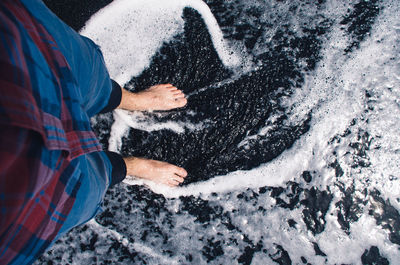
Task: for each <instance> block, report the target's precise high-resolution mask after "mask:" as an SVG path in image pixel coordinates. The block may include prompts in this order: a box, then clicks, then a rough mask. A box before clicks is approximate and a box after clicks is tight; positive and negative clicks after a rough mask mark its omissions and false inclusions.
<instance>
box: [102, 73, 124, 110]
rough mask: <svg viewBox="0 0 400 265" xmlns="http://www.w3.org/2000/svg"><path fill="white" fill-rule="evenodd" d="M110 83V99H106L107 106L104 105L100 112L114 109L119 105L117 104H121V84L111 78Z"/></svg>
mask: <svg viewBox="0 0 400 265" xmlns="http://www.w3.org/2000/svg"><path fill="white" fill-rule="evenodd" d="M111 84H112V91H111V95H110V99H109V100H108V104H107V106H105V107H104V108H103V109H102V110H101V111H100V113H107V112H110V111H112V110H115V109H116V108H117V107H118V106H119V104H121V99H122V89H121V86H120V85H119V84H118V83H117V82H115V81H114V80H112V79H111Z"/></svg>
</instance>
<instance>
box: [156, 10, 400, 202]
mask: <svg viewBox="0 0 400 265" xmlns="http://www.w3.org/2000/svg"><path fill="white" fill-rule="evenodd" d="M393 13H395V12H393V10H390V9H389V11H387V12H385V13H384V14H382V15H381V18H380V19H379V20H378V21H379V22H378V25H380V26H379V27H378V28H377V29H376V30H374V31H373V32H372V34H371V37H369V38H368V39H367V40H366V41H365V42H364V43H363V44H362V45H361V47H360V49H359V50H358V51H356V52H354V53H353V55H352V56H351V57H346V56H343V51H344V49H345V48H346V47H347V45H348V44H349V40H348V39H347V37H344V34H343V31H342V30H341V29H339V25H338V27H337V28H336V29H333V31H332V33H331V36H330V41H329V42H327V43H326V44H325V49H324V53H323V57H324V59H323V60H322V61H321V62H320V63H319V66H318V68H317V70H316V71H315V72H314V73H312V74H310V75H309V76H307V78H306V82H305V84H304V86H303V87H302V88H301V89H298V90H297V93H295V95H294V96H293V97H292V98H291V99H290V100H288V102H287V104H288V105H290V106H292V113H293V115H292V116H291V120H290V123H294V124H296V123H298V122H299V121H300V120H303V119H304V117H305V116H306V114H308V113H309V112H310V111H311V112H312V121H311V129H310V131H309V132H308V133H307V134H306V135H304V136H303V137H301V139H299V140H298V141H297V142H296V143H295V144H294V145H293V147H292V148H291V149H290V150H287V151H285V152H284V153H283V154H281V155H280V156H279V157H278V158H276V159H275V160H273V161H271V162H269V163H267V164H264V165H261V166H260V167H258V168H255V169H252V170H249V171H236V172H232V173H229V174H227V175H223V176H216V177H213V178H212V179H210V180H208V181H205V182H201V183H196V184H191V185H188V186H185V187H182V188H174V189H170V188H167V187H162V186H156V185H151V184H150V187H151V188H152V189H153V190H154V191H155V192H159V193H162V194H163V195H165V196H167V197H179V196H182V195H183V196H187V195H195V196H198V195H200V194H203V195H204V194H210V193H212V192H228V191H233V190H240V189H244V188H257V187H262V186H280V185H283V184H284V183H285V182H287V181H289V180H291V179H293V178H295V177H296V176H300V175H301V173H302V172H303V171H304V170H315V171H317V172H319V173H320V174H321V175H322V176H323V178H322V179H321V180H320V181H319V183H318V185H319V186H320V187H321V188H325V187H326V186H328V185H332V184H333V181H335V178H334V177H335V172H334V169H332V168H330V167H329V163H331V162H333V161H330V156H331V155H332V153H333V151H335V150H334V149H333V148H335V147H334V146H333V145H330V144H329V141H330V139H331V138H332V137H334V136H336V135H340V134H342V133H343V132H344V131H345V130H346V129H347V128H348V127H349V125H350V124H351V122H352V120H353V119H354V118H358V119H363V115H364V111H365V109H366V97H365V91H366V90H369V91H376V93H382V91H386V97H384V98H382V99H381V102H380V104H379V106H377V108H382V110H381V111H379V112H377V114H376V115H375V116H371V117H369V120H370V121H369V125H368V127H370V128H371V132H375V131H376V135H377V136H378V137H381V138H379V139H378V140H377V141H378V142H380V143H379V146H382V145H383V146H385V147H386V149H383V150H382V148H381V149H377V150H375V151H374V152H373V153H377V155H376V156H373V157H372V159H371V161H372V162H373V164H372V165H371V167H370V168H367V169H365V170H364V171H365V173H364V174H365V175H368V177H370V178H371V177H372V178H374V181H373V182H374V184H373V185H372V186H370V188H373V187H375V188H378V190H382V191H388V190H389V191H390V195H389V196H387V194H388V193H386V196H387V197H388V198H389V199H390V200H391V202H392V203H393V204H394V205H397V207H398V206H399V202H398V201H397V200H396V199H395V198H396V190H397V191H398V190H399V188H400V187H399V184H398V182H393V181H392V182H389V183H388V182H387V181H386V178H389V176H390V175H391V176H396V177H398V173H396V172H399V171H398V169H399V166H398V163H397V162H396V161H398V159H399V151H397V152H396V150H400V146H398V134H399V133H400V126H399V124H400V122H399V117H400V115H399V114H400V113H399V103H398V102H399V87H400V83H399V80H398V79H397V78H396V76H398V75H399V72H398V70H399V67H398V65H399V64H398V60H397V61H396V60H393V59H391V58H397V54H398V51H396V50H395V49H392V48H391V47H398V42H399V40H398V34H397V32H396V27H393V26H392V25H393V24H395V25H397V24H396V22H395V17H393ZM393 20H394V21H393ZM377 40H379V42H378V41H377ZM394 69H397V71H393V70H394ZM385 87H386V89H384V88H385ZM387 87H390V88H391V90H390V92H388V91H389V90H388V89H387ZM382 89H383V90H382ZM383 114H384V115H383ZM385 115H387V116H386V117H385ZM387 117H390V118H387ZM360 126H362V124H361V125H360ZM267 129H268V128H267ZM267 129H266V130H267ZM262 132H263V131H262ZM354 137H356V134H355V133H354V134H353V138H354ZM396 139H397V140H396ZM350 140H351V139H350V138H349V139H348V141H350ZM348 144H349V142H346V140H344V143H343V145H342V146H343V147H342V150H341V149H340V148H339V149H338V150H336V151H337V152H339V153H340V154H342V155H343V157H344V156H345V153H346V150H347V149H346V148H348ZM351 170H352V168H351V164H349V165H344V171H345V172H347V173H349V172H351ZM358 173H359V172H358ZM371 173H372V175H371ZM351 176H352V174H349V179H348V180H347V181H348V183H352V182H353V179H352V177H351ZM365 184H366V183H363V184H362V185H365ZM383 193H385V192H383Z"/></svg>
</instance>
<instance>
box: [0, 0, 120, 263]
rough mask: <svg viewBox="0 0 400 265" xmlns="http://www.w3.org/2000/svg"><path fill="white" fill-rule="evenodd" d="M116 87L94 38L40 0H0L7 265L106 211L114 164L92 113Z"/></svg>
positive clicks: (2, 219) (27, 258)
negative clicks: (104, 149)
mask: <svg viewBox="0 0 400 265" xmlns="http://www.w3.org/2000/svg"><path fill="white" fill-rule="evenodd" d="M111 91H112V85H111V81H110V78H109V75H108V73H107V69H106V67H105V65H104V61H103V57H102V54H101V52H100V50H99V48H98V47H97V46H96V45H95V44H94V43H93V42H92V41H91V40H89V39H87V38H84V37H82V36H80V35H79V34H77V33H76V32H75V31H73V30H72V29H70V28H69V27H68V26H67V25H65V24H64V23H63V22H62V21H60V20H59V19H58V18H57V17H56V16H55V15H54V14H53V13H51V11H50V10H48V9H47V7H46V6H45V5H44V4H43V3H42V2H41V1H39V0H25V1H24V0H22V1H18V0H2V1H1V2H0V95H1V96H0V125H1V127H0V136H1V137H0V157H1V163H0V264H31V263H32V262H33V261H35V260H36V259H37V258H38V257H39V256H40V255H41V254H42V253H43V252H44V251H45V249H46V248H47V247H48V246H49V245H50V244H51V243H52V242H53V241H54V240H55V238H56V237H57V236H59V235H60V234H62V233H64V232H66V231H68V230H69V229H70V228H71V227H73V226H75V225H77V224H80V223H82V222H84V221H86V220H87V219H90V218H91V217H92V216H93V215H94V214H95V213H96V212H97V211H98V210H99V206H100V204H101V201H102V198H103V196H104V193H105V191H106V189H107V188H108V186H109V183H110V179H111V175H112V165H111V162H110V160H109V159H108V158H107V155H106V154H105V153H104V152H102V151H101V146H100V144H99V142H98V140H97V138H96V136H95V134H94V133H93V132H92V130H91V127H90V121H89V117H90V116H92V115H94V114H96V113H98V112H100V111H101V110H102V109H103V108H104V107H105V106H106V105H107V103H108V99H109V97H110V94H111Z"/></svg>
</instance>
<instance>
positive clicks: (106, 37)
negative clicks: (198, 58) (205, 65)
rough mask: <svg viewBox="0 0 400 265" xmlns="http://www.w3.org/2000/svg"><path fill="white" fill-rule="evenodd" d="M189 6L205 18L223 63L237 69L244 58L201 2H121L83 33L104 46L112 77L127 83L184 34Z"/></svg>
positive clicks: (98, 15) (103, 11) (98, 16)
mask: <svg viewBox="0 0 400 265" xmlns="http://www.w3.org/2000/svg"><path fill="white" fill-rule="evenodd" d="M185 7H192V8H194V9H195V10H197V11H198V12H199V14H200V15H201V16H202V18H203V19H204V22H205V24H206V26H207V28H208V30H209V32H210V34H211V39H212V41H213V44H214V47H215V49H216V51H217V53H218V55H219V57H220V59H221V60H222V62H223V63H224V64H225V65H226V66H230V67H234V66H237V65H238V64H239V63H240V61H241V60H240V57H239V56H238V55H236V53H235V52H234V51H233V50H232V49H231V48H229V46H228V44H227V43H226V41H225V40H224V39H223V34H222V32H221V29H220V28H219V26H218V23H217V21H216V19H215V17H214V16H213V14H212V13H211V11H210V9H209V7H208V6H207V5H206V4H205V3H204V2H203V1H201V0H171V1H164V0H117V1H114V2H112V3H111V4H110V5H108V6H107V8H104V9H101V10H100V11H99V12H98V13H96V14H95V15H94V16H93V17H92V18H91V19H90V20H89V21H88V23H87V24H86V26H85V27H84V28H83V29H82V31H81V34H82V35H85V36H88V37H89V38H92V39H93V40H94V41H95V42H96V43H97V44H98V45H100V46H101V49H102V51H103V53H104V57H105V61H106V64H107V67H108V69H109V72H110V75H111V77H112V78H114V79H115V80H116V81H117V82H119V83H121V84H125V83H127V82H128V81H129V80H130V79H131V78H132V77H133V76H137V75H139V74H140V73H141V72H142V71H143V70H144V69H145V68H146V67H148V66H149V63H150V59H151V57H152V56H153V55H154V54H155V53H156V52H157V50H158V49H159V48H160V47H161V45H162V44H163V43H164V42H169V41H170V40H171V39H172V38H173V37H174V36H175V35H177V34H178V33H181V32H183V26H184V21H183V19H182V11H183V9H184V8H185Z"/></svg>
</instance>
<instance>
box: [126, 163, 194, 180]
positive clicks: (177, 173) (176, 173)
mask: <svg viewBox="0 0 400 265" xmlns="http://www.w3.org/2000/svg"><path fill="white" fill-rule="evenodd" d="M124 161H125V164H126V169H127V174H128V175H130V176H136V177H138V178H141V179H147V180H151V181H154V182H156V183H161V184H165V185H168V186H171V187H174V186H177V185H179V184H180V183H182V182H183V181H184V179H185V177H186V176H187V172H186V170H185V169H183V168H181V167H178V166H174V165H172V164H169V163H166V162H162V161H157V160H151V159H146V158H138V157H127V158H124Z"/></svg>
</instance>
